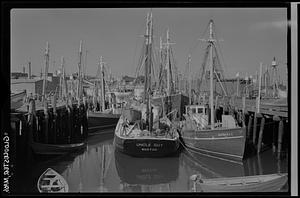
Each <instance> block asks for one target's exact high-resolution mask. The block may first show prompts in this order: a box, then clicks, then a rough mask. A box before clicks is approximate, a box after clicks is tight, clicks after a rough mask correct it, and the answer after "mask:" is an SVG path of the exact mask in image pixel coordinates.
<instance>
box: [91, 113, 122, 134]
mask: <svg viewBox="0 0 300 198" xmlns="http://www.w3.org/2000/svg"><path fill="white" fill-rule="evenodd" d="M120 115H121V114H109V113H101V112H99V113H98V112H96V113H94V112H89V114H88V132H89V133H94V132H96V131H99V130H101V129H108V128H113V127H115V126H116V125H117V123H118V120H119V118H120Z"/></svg>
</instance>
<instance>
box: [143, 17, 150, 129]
mask: <svg viewBox="0 0 300 198" xmlns="http://www.w3.org/2000/svg"><path fill="white" fill-rule="evenodd" d="M145 37H146V60H145V88H144V90H145V103H146V122H147V123H148V127H149V129H148V130H149V131H151V130H152V126H151V121H150V117H151V116H150V113H151V112H150V111H151V104H150V94H151V44H152V13H150V15H149V13H148V14H147V28H146V35H145Z"/></svg>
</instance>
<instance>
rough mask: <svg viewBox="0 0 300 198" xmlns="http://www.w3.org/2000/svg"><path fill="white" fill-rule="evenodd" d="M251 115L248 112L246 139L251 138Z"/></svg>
mask: <svg viewBox="0 0 300 198" xmlns="http://www.w3.org/2000/svg"><path fill="white" fill-rule="evenodd" d="M252 119H253V117H252V115H251V114H249V121H248V126H247V139H248V140H250V138H251V127H252Z"/></svg>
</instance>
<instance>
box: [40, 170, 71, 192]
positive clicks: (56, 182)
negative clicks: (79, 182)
mask: <svg viewBox="0 0 300 198" xmlns="http://www.w3.org/2000/svg"><path fill="white" fill-rule="evenodd" d="M37 188H38V190H39V192H40V193H64V192H68V191H69V185H68V183H67V182H66V180H65V179H64V178H63V177H62V176H61V175H60V174H58V173H57V172H56V171H55V170H53V169H52V168H48V169H47V170H46V171H45V172H44V173H43V174H42V175H41V176H40V178H39V180H38V182H37Z"/></svg>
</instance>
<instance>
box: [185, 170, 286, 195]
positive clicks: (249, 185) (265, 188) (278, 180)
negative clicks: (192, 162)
mask: <svg viewBox="0 0 300 198" xmlns="http://www.w3.org/2000/svg"><path fill="white" fill-rule="evenodd" d="M200 177H201V176H200V175H192V176H191V177H190V179H191V180H193V181H194V187H193V191H195V192H275V191H279V190H280V189H281V188H282V187H283V186H284V185H285V184H286V182H287V180H288V177H287V173H278V174H268V175H254V176H245V177H228V178H213V179H201V178H200Z"/></svg>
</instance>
